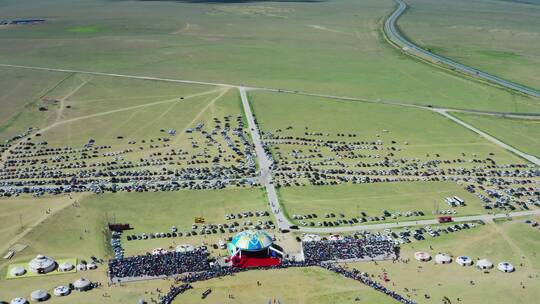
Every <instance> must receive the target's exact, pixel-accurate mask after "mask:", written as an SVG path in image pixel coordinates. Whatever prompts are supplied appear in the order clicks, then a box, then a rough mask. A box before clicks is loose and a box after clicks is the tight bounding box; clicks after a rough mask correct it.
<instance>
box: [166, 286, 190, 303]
mask: <svg viewBox="0 0 540 304" xmlns="http://www.w3.org/2000/svg"><path fill="white" fill-rule="evenodd" d="M192 288H193V286H191V285H189V284H182V285H179V286H174V285H172V286H171V289H170V290H169V292H168V293H167V294H166V295H164V296H162V297H160V299H159V303H160V304H171V303H172V302H173V300H174V299H175V298H176V297H177V296H178V295H180V294H182V293H184V292H186V291H187V290H189V289H192Z"/></svg>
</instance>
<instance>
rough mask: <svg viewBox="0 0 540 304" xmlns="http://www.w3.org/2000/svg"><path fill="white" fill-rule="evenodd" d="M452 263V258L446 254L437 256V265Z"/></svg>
mask: <svg viewBox="0 0 540 304" xmlns="http://www.w3.org/2000/svg"><path fill="white" fill-rule="evenodd" d="M451 262H452V257H450V256H449V255H448V254H446V253H439V254H437V255H436V256H435V263H437V264H450V263H451Z"/></svg>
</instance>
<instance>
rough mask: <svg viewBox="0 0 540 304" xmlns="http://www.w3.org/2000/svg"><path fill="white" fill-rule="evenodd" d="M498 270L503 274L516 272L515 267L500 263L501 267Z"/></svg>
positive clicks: (498, 266)
mask: <svg viewBox="0 0 540 304" xmlns="http://www.w3.org/2000/svg"><path fill="white" fill-rule="evenodd" d="M497 269H499V270H500V271H502V272H513V271H514V270H516V269H515V268H514V265H512V264H510V263H508V262H500V263H499V265H497Z"/></svg>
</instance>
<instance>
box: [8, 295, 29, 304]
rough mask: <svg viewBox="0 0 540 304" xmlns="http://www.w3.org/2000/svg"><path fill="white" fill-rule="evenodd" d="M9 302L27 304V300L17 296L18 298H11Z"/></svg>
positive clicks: (11, 303)
mask: <svg viewBox="0 0 540 304" xmlns="http://www.w3.org/2000/svg"><path fill="white" fill-rule="evenodd" d="M9 303H10V304H28V301H27V300H26V299H25V298H21V297H18V298H13V299H11V302H9Z"/></svg>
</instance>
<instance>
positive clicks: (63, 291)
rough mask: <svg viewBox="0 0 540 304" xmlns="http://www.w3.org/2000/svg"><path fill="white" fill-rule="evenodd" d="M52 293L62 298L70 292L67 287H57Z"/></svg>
mask: <svg viewBox="0 0 540 304" xmlns="http://www.w3.org/2000/svg"><path fill="white" fill-rule="evenodd" d="M53 293H54V295H55V296H57V297H64V296H67V295H69V293H70V290H69V288H68V287H67V286H58V287H56V288H55V289H54V291H53Z"/></svg>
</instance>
